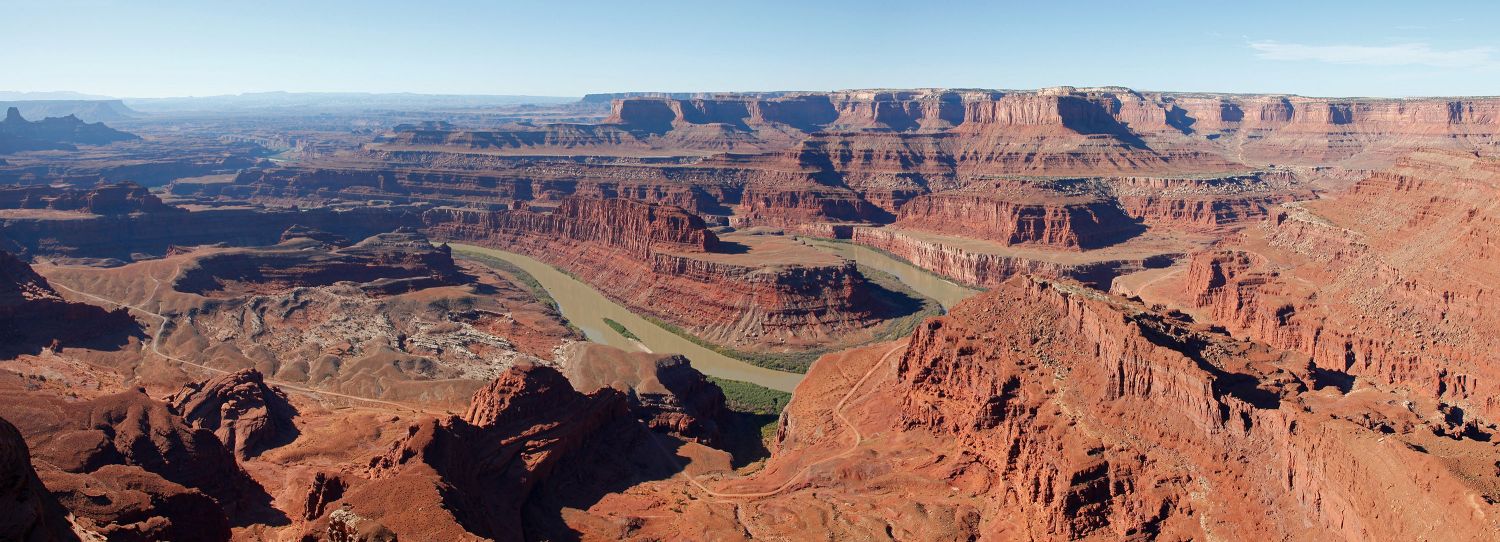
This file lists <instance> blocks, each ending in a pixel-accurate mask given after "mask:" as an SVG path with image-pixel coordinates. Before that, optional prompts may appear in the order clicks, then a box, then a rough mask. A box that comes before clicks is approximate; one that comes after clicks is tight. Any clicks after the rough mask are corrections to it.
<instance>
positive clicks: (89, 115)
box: [0, 99, 141, 122]
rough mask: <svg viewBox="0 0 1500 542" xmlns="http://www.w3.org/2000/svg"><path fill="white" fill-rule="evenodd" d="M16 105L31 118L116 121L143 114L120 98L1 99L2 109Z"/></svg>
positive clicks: (0, 105)
mask: <svg viewBox="0 0 1500 542" xmlns="http://www.w3.org/2000/svg"><path fill="white" fill-rule="evenodd" d="M11 107H14V108H16V109H18V110H20V111H21V115H23V116H25V117H26V118H30V119H45V118H48V117H66V116H68V115H73V116H75V117H78V118H79V119H80V120H84V121H88V122H114V121H117V120H125V119H131V118H136V117H139V116H141V113H140V112H139V111H135V110H132V109H130V108H129V107H126V106H125V104H124V103H123V102H121V101H120V100H113V99H111V100H19V101H0V109H8V108H11Z"/></svg>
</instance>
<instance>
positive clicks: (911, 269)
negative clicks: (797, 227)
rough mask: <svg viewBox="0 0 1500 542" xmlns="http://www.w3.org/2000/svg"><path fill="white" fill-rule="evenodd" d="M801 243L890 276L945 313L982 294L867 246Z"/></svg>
mask: <svg viewBox="0 0 1500 542" xmlns="http://www.w3.org/2000/svg"><path fill="white" fill-rule="evenodd" d="M799 239H801V240H802V242H804V243H806V244H808V245H810V246H813V247H815V248H819V249H822V250H827V251H830V252H833V253H835V254H838V255H840V256H843V257H844V258H847V259H849V260H853V261H854V263H857V264H860V265H864V266H868V267H872V268H875V269H878V270H881V271H885V272H886V273H890V274H891V275H893V276H895V277H896V279H897V280H900V281H901V283H902V284H905V285H906V287H907V288H911V289H912V291H915V292H917V293H919V294H922V295H924V296H927V297H930V298H932V299H934V300H937V302H938V304H940V305H942V306H943V310H945V311H946V310H950V309H952V308H953V306H954V305H956V304H958V302H959V301H963V300H965V299H968V298H969V297H970V296H972V295H974V294H977V293H979V290H975V289H973V288H968V287H965V286H962V285H960V284H958V283H956V282H953V281H951V280H948V279H945V278H943V277H939V276H937V275H935V274H933V273H932V272H930V271H928V270H926V269H922V268H920V267H917V266H915V265H912V264H909V263H906V262H903V261H901V260H898V259H895V258H892V257H890V256H889V255H887V254H886V253H884V252H881V251H879V250H875V249H873V248H870V247H867V246H864V245H856V244H854V243H844V242H837V241H824V240H820V239H810V238H807V237H800V238H799Z"/></svg>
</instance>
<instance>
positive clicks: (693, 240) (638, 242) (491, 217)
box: [424, 198, 718, 259]
mask: <svg viewBox="0 0 1500 542" xmlns="http://www.w3.org/2000/svg"><path fill="white" fill-rule="evenodd" d="M424 220H425V221H426V222H427V225H428V228H429V229H430V230H433V231H436V232H439V233H440V234H441V235H440V236H442V237H450V238H455V239H462V238H468V237H481V238H482V237H484V236H486V235H495V234H497V233H501V232H514V233H513V234H521V235H536V236H546V237H554V238H559V239H569V240H573V241H582V242H595V243H601V244H603V245H606V246H608V247H611V248H618V249H621V250H624V251H626V252H628V253H630V254H631V255H633V256H635V257H637V258H643V259H644V258H646V257H648V256H649V255H650V254H653V253H655V252H661V251H685V252H712V251H713V250H714V249H715V248H717V245H718V238H717V237H715V236H714V234H713V232H711V231H708V228H707V225H706V224H704V222H703V219H701V218H699V217H698V216H697V215H694V214H692V213H689V212H686V211H684V210H682V209H679V208H676V207H668V206H661V205H650V204H645V203H640V202H636V201H631V200H624V199H592V198H569V199H567V200H565V201H563V203H562V204H561V205H559V206H558V207H557V209H556V210H554V211H552V212H551V213H546V214H542V213H534V212H529V211H516V212H500V213H490V214H482V213H475V212H469V211H463V210H457V209H438V210H434V211H431V212H429V213H427V215H426V216H424Z"/></svg>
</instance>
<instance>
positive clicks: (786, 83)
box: [0, 0, 1500, 97]
mask: <svg viewBox="0 0 1500 542" xmlns="http://www.w3.org/2000/svg"><path fill="white" fill-rule="evenodd" d="M0 8H3V9H0V21H3V26H4V29H5V30H4V31H3V32H0V52H3V53H0V90H20V91H46V90H72V91H79V92H86V93H95V94H104V95H112V96H122V97H153V96H184V95H199V96H202V95H211V94H226V93H239V92H253V91H268V90H289V91H371V92H423V93H461V94H534V95H561V96H578V95H582V94H584V93H588V92H610V91H629V90H664V91H712V90H831V89H843V88H869V87H983V88H1035V87H1042V86H1052V85H1064V84H1070V85H1078V86H1088V85H1125V86H1130V87H1134V88H1138V89H1148V90H1202V91H1231V92H1288V93H1298V94H1305V95H1316V96H1350V95H1359V96H1414V95H1476V94H1483V95H1495V94H1500V2H1494V1H1472V2H1442V1H1427V2H1417V1H1413V2H1380V1H1368V2H1322V1H1316V0H1301V1H1295V2H1279V1H1268V2H1250V1H1240V2H1215V1H1209V0H1199V1H1196V2H1153V1H1148V0H1135V1H1124V0H1121V1H1109V2H1095V1H1086V0H1068V1H1062V2H1052V1H1041V0H1035V1H1030V2H966V1H955V2H942V1H924V0H905V1H899V2H887V1H884V0H862V1H826V2H817V1H812V0H807V1H802V2H796V1H749V0H740V1H731V2H709V1H702V2H675V1H641V2H628V1H617V2H593V1H576V2H572V1H564V0H556V1H552V2H533V1H513V2H506V1H494V2H479V1H441V0H437V1H428V2H418V1H411V2H396V1H387V0H364V1H359V2H354V1H342V0H305V1H283V0H257V1H243V2H229V1H217V0H213V1H201V0H200V1H152V0H139V1H109V0H0Z"/></svg>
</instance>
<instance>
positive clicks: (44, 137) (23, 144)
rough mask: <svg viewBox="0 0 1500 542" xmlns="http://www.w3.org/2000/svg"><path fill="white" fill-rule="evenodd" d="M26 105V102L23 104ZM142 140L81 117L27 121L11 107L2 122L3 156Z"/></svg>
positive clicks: (1, 146)
mask: <svg viewBox="0 0 1500 542" xmlns="http://www.w3.org/2000/svg"><path fill="white" fill-rule="evenodd" d="M22 103H25V102H22ZM131 139H140V137H138V136H136V135H135V134H129V133H125V132H121V131H119V130H116V129H113V128H110V127H108V126H105V125H104V124H103V123H97V122H96V123H92V124H90V123H87V122H83V121H82V120H79V119H78V117H74V116H64V117H52V118H47V119H42V120H39V121H35V122H32V121H28V120H26V118H25V117H24V116H22V115H21V112H20V110H19V109H17V108H16V107H8V108H6V111H5V120H3V121H0V153H12V152H16V151H30V150H48V149H64V150H71V149H75V148H77V147H75V145H105V144H109V143H113V142H116V141H128V140H131Z"/></svg>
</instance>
